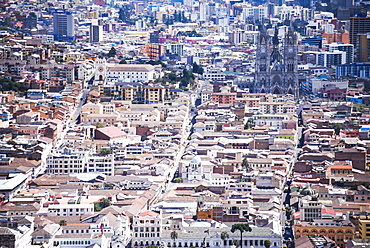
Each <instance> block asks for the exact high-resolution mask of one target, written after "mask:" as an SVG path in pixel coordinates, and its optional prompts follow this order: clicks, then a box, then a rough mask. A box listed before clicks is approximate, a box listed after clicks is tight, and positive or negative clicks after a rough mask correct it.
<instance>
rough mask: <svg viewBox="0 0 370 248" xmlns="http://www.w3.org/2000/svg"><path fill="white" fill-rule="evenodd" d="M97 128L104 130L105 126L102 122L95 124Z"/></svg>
mask: <svg viewBox="0 0 370 248" xmlns="http://www.w3.org/2000/svg"><path fill="white" fill-rule="evenodd" d="M95 127H96V128H102V127H104V124H102V123H100V122H97V123H95Z"/></svg>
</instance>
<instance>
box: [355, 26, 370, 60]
mask: <svg viewBox="0 0 370 248" xmlns="http://www.w3.org/2000/svg"><path fill="white" fill-rule="evenodd" d="M356 51H357V57H356V61H358V62H370V33H366V34H357V43H356Z"/></svg>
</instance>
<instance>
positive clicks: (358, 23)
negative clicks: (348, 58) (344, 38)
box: [349, 17, 370, 61]
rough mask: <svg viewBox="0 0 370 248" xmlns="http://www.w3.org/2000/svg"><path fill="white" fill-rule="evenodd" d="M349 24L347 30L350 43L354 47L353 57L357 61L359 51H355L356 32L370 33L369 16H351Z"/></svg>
mask: <svg viewBox="0 0 370 248" xmlns="http://www.w3.org/2000/svg"><path fill="white" fill-rule="evenodd" d="M350 20H351V25H350V30H349V39H350V43H351V44H353V45H354V46H355V48H356V50H355V59H356V61H359V57H360V52H359V51H357V47H356V46H357V43H358V38H359V37H358V34H366V33H370V17H351V18H350Z"/></svg>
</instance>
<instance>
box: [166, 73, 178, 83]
mask: <svg viewBox="0 0 370 248" xmlns="http://www.w3.org/2000/svg"><path fill="white" fill-rule="evenodd" d="M168 79H169V80H170V81H172V82H175V81H176V79H177V75H176V72H174V71H171V72H170V73H169V74H168Z"/></svg>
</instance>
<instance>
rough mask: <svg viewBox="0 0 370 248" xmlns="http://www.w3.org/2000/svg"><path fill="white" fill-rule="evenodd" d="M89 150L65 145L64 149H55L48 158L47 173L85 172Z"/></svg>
mask: <svg viewBox="0 0 370 248" xmlns="http://www.w3.org/2000/svg"><path fill="white" fill-rule="evenodd" d="M88 153H89V151H88V150H82V151H81V150H78V149H73V148H67V147H65V148H64V149H63V150H62V151H54V152H53V153H51V154H49V156H48V157H47V159H46V163H47V168H46V173H50V174H55V175H62V174H70V173H83V172H84V170H85V166H86V161H87V157H88Z"/></svg>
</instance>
